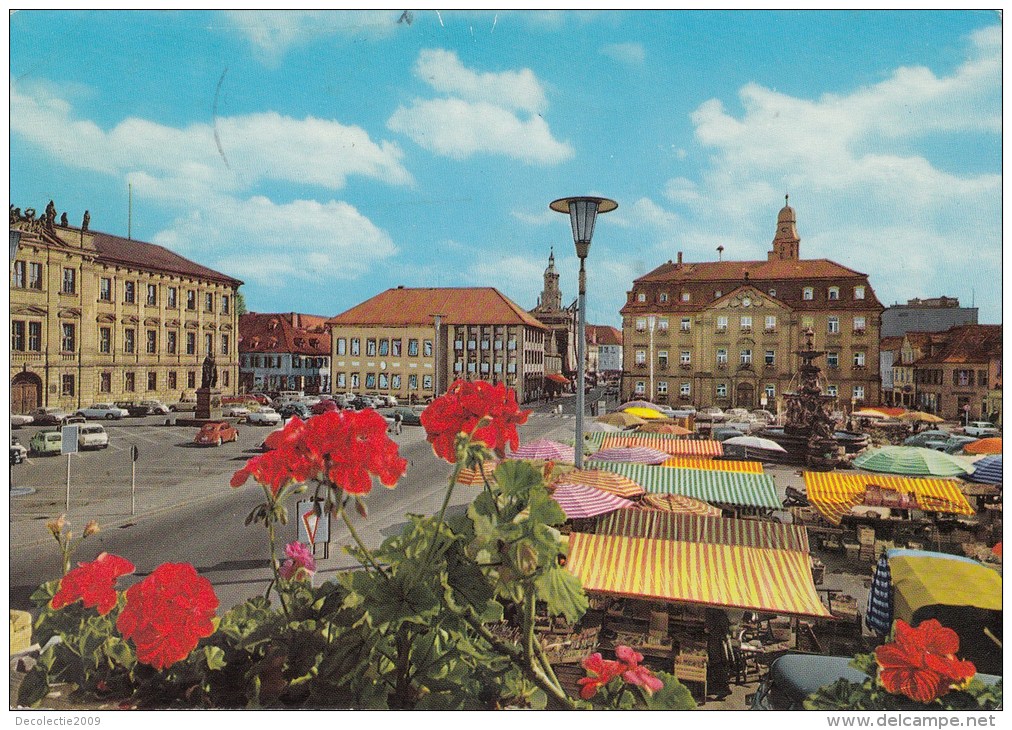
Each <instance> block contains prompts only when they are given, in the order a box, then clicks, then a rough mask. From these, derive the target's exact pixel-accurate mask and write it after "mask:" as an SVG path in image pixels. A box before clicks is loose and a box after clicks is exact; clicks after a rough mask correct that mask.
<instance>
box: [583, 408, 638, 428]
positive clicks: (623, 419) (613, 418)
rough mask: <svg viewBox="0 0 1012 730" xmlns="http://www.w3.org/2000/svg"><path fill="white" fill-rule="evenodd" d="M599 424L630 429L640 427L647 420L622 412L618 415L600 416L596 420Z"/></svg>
mask: <svg viewBox="0 0 1012 730" xmlns="http://www.w3.org/2000/svg"><path fill="white" fill-rule="evenodd" d="M594 420H596V421H597V422H598V423H609V424H611V425H612V426H618V427H620V428H628V427H629V426H640V425H642V424H644V423H646V419H644V418H640V417H639V416H634V415H633V414H632V413H625V412H624V411H620V412H618V413H609V414H608V415H606V416H598V417H597V418H596V419H594Z"/></svg>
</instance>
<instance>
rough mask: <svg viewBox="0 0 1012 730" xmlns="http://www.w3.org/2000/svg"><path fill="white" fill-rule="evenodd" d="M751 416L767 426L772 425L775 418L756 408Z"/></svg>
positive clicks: (764, 410) (762, 409)
mask: <svg viewBox="0 0 1012 730" xmlns="http://www.w3.org/2000/svg"><path fill="white" fill-rule="evenodd" d="M752 416H753V417H754V418H756V419H758V420H760V421H763V422H765V423H766V424H767V425H769V424H771V423H774V422H775V421H776V420H777V417H776V416H774V415H773V414H772V413H770V412H769V411H767V410H766V409H764V408H757V409H756V410H754V411H752Z"/></svg>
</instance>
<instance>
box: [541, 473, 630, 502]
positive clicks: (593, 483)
mask: <svg viewBox="0 0 1012 730" xmlns="http://www.w3.org/2000/svg"><path fill="white" fill-rule="evenodd" d="M559 481H560V482H562V481H565V482H567V483H569V484H583V485H586V486H588V487H594V488H595V489H600V490H601V491H604V492H611V493H612V494H617V495H618V496H620V497H626V498H629V497H638V496H640V495H641V494H645V493H646V490H644V489H643V487H641V486H640V485H639V484H637V483H636V482H634V481H633V480H632V479H630V478H629V477H627V476H622V475H621V474H616V473H614V472H611V471H604V470H603V469H574V470H573V471H571V472H568V473H566V474H563V475H561V476H560V477H559Z"/></svg>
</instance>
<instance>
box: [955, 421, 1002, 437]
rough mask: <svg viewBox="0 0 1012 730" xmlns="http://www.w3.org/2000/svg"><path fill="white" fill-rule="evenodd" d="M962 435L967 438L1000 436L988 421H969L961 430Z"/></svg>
mask: <svg viewBox="0 0 1012 730" xmlns="http://www.w3.org/2000/svg"><path fill="white" fill-rule="evenodd" d="M963 433H965V434H966V435H967V436H976V437H977V438H984V437H985V436H998V435H1000V434H999V432H998V429H997V428H995V427H994V426H993V425H991V423H989V422H988V421H970V423H968V424H966V428H964V429H963Z"/></svg>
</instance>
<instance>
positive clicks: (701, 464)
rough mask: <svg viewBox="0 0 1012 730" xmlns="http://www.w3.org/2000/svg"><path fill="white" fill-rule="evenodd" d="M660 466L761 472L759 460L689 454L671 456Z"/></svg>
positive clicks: (761, 467)
mask: <svg viewBox="0 0 1012 730" xmlns="http://www.w3.org/2000/svg"><path fill="white" fill-rule="evenodd" d="M660 466H670V467H673V468H675V469H709V470H711V471H740V472H743V473H745V474H763V473H764V472H763V464H762V462H761V461H735V460H733V459H696V458H693V457H691V456H672V457H671V458H670V459H667V460H665V461H662V462H661V463H660Z"/></svg>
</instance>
